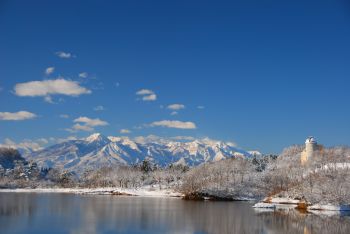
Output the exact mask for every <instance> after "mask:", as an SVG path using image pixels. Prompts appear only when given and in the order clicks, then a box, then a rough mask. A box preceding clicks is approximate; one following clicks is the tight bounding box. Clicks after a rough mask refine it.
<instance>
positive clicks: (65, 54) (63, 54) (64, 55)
mask: <svg viewBox="0 0 350 234" xmlns="http://www.w3.org/2000/svg"><path fill="white" fill-rule="evenodd" d="M55 54H56V55H57V56H58V57H60V58H63V59H69V58H72V57H75V56H73V54H71V53H68V52H63V51H58V52H56V53H55Z"/></svg>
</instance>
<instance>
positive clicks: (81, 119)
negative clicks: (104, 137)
mask: <svg viewBox="0 0 350 234" xmlns="http://www.w3.org/2000/svg"><path fill="white" fill-rule="evenodd" d="M74 123H84V124H86V125H87V126H91V127H96V126H106V125H108V123H107V122H106V121H103V120H100V119H99V118H96V119H90V118H88V117H85V116H84V117H79V118H77V119H75V120H74Z"/></svg>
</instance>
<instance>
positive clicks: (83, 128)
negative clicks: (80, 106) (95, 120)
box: [67, 123, 94, 132]
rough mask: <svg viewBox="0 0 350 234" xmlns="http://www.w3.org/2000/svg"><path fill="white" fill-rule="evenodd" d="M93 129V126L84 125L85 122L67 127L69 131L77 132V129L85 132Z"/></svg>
mask: <svg viewBox="0 0 350 234" xmlns="http://www.w3.org/2000/svg"><path fill="white" fill-rule="evenodd" d="M93 130H94V128H93V127H91V126H89V125H86V124H79V123H77V124H74V125H73V126H72V128H71V129H69V128H68V129H67V131H69V132H77V131H86V132H92V131H93Z"/></svg>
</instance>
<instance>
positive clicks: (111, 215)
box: [0, 193, 350, 234]
mask: <svg viewBox="0 0 350 234" xmlns="http://www.w3.org/2000/svg"><path fill="white" fill-rule="evenodd" d="M251 205H252V204H250V203H247V202H193V201H182V200H180V199H167V198H140V197H117V196H79V195H70V194H16V193H0V227H1V233H48V232H50V233H74V234H75V233H196V234H206V233H208V234H209V233H223V234H224V233H350V217H347V216H338V215H337V216H332V217H327V216H319V215H311V214H300V213H299V212H297V211H295V210H290V211H286V210H279V211H276V212H257V211H255V210H253V209H252V208H251Z"/></svg>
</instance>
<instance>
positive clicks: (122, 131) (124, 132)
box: [119, 129, 131, 134]
mask: <svg viewBox="0 0 350 234" xmlns="http://www.w3.org/2000/svg"><path fill="white" fill-rule="evenodd" d="M119 132H120V133H121V134H129V133H131V131H130V130H129V129H121V130H120V131H119Z"/></svg>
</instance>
